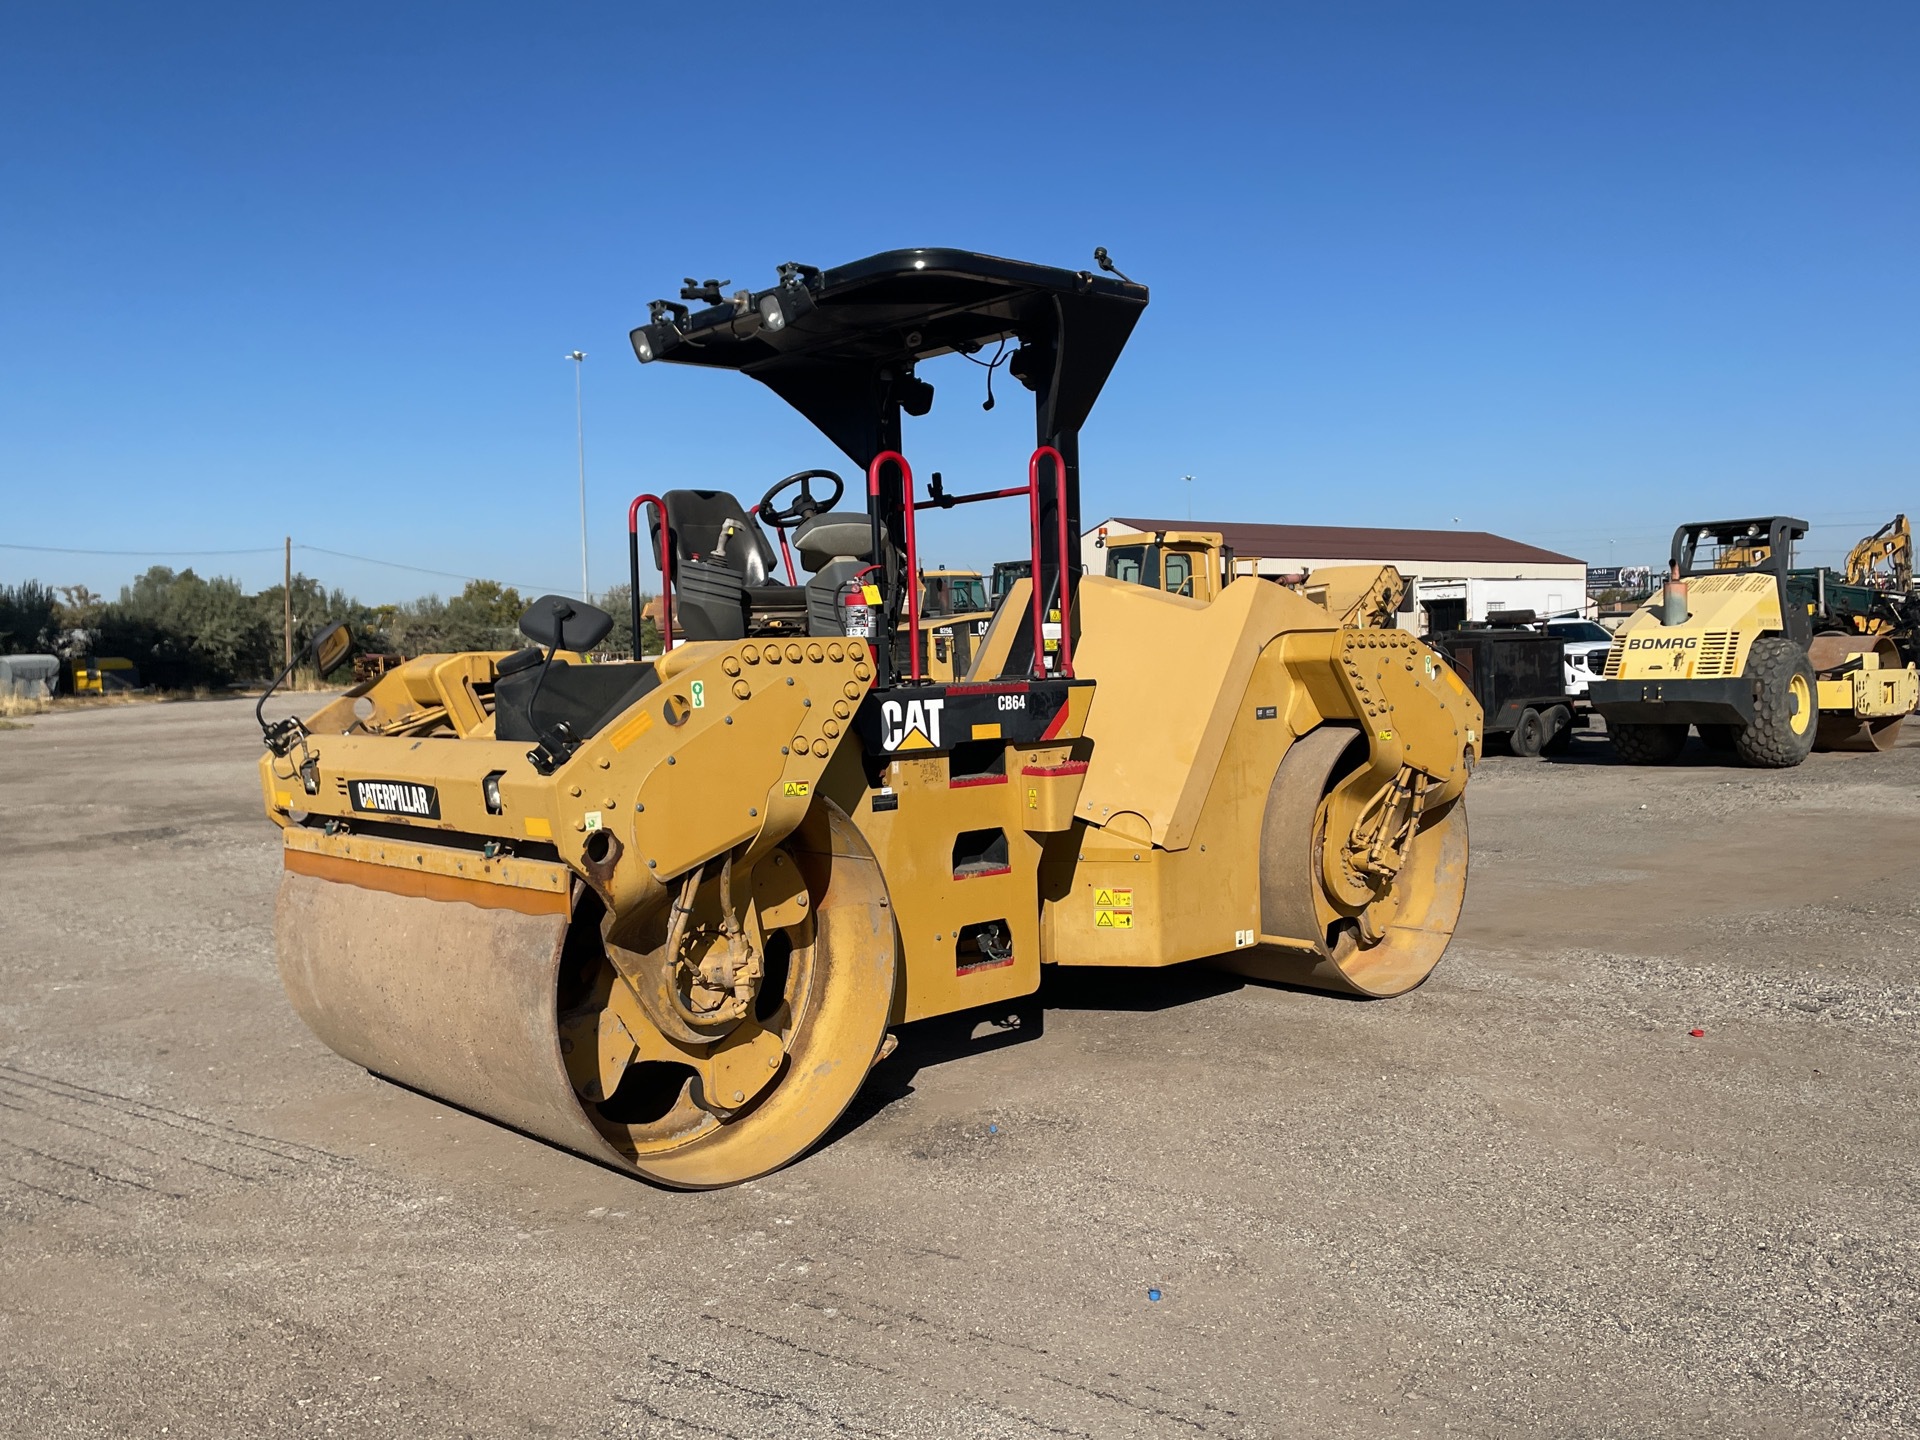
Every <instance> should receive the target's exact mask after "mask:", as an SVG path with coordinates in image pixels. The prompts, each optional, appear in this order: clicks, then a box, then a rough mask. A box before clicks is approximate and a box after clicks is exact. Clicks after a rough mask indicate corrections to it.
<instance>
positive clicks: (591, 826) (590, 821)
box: [585, 810, 600, 835]
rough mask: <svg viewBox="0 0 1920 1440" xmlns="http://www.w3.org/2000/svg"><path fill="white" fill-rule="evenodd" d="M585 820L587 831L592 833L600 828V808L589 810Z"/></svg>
mask: <svg viewBox="0 0 1920 1440" xmlns="http://www.w3.org/2000/svg"><path fill="white" fill-rule="evenodd" d="M585 820H586V826H587V833H588V834H589V835H591V834H592V833H593V832H594V831H595V830H598V829H599V828H600V812H599V811H598V810H589V811H587V813H586V816H585Z"/></svg>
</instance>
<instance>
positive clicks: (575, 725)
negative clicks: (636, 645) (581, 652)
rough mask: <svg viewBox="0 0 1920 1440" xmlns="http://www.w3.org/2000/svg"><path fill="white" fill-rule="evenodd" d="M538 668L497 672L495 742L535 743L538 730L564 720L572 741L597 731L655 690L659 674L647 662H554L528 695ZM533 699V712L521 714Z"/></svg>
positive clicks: (538, 734)
mask: <svg viewBox="0 0 1920 1440" xmlns="http://www.w3.org/2000/svg"><path fill="white" fill-rule="evenodd" d="M539 679H540V667H539V666H537V665H536V666H532V667H530V668H529V669H525V670H519V671H516V672H514V673H513V674H511V675H502V676H500V677H499V678H498V679H497V680H495V681H494V686H493V702H494V704H493V733H494V735H495V736H496V737H498V738H499V739H501V740H524V741H529V742H531V741H535V740H538V739H539V738H540V733H539V732H540V731H541V730H542V729H552V728H553V727H554V726H556V725H558V724H559V723H561V722H563V721H564V722H565V723H566V726H567V729H568V731H569V732H570V733H571V734H572V735H573V738H574V739H576V740H585V739H587V738H588V737H589V736H592V735H594V734H597V733H598V732H599V731H600V729H601V728H602V727H603V726H605V725H606V724H607V723H608V722H609V721H611V720H613V719H615V718H617V717H618V716H619V715H620V714H621V713H622V712H623V711H625V710H627V709H630V708H631V707H632V706H633V705H634V703H635V702H636V701H638V700H640V699H642V698H644V697H645V696H647V695H649V694H651V693H652V692H653V691H654V690H656V689H658V688H659V685H660V675H659V672H658V671H656V670H655V669H654V668H653V666H652V665H651V664H650V663H646V662H636V661H622V662H615V663H614V664H611V665H569V664H568V663H567V662H566V661H564V660H555V661H554V662H553V664H552V665H551V666H549V667H548V669H547V678H546V681H545V683H543V684H541V685H540V693H539V695H538V696H534V684H535V682H536V681H538V680H539ZM529 697H532V698H533V702H534V714H533V715H532V716H531V717H529V716H528V714H527V700H528V698H529Z"/></svg>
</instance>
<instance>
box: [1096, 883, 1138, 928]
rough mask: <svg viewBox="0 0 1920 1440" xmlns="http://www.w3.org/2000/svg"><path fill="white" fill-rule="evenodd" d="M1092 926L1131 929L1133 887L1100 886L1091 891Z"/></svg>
mask: <svg viewBox="0 0 1920 1440" xmlns="http://www.w3.org/2000/svg"><path fill="white" fill-rule="evenodd" d="M1093 928H1094V929H1096V930H1131V929H1133V888H1132V887H1131V886H1128V887H1126V888H1124V889H1123V888H1120V887H1118V886H1113V887H1109V886H1100V887H1098V888H1096V889H1095V890H1094V892H1093Z"/></svg>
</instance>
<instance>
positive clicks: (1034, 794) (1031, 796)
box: [1027, 785, 1040, 810]
mask: <svg viewBox="0 0 1920 1440" xmlns="http://www.w3.org/2000/svg"><path fill="white" fill-rule="evenodd" d="M1039 808H1040V790H1039V787H1037V786H1034V785H1029V786H1028V787H1027V809H1029V810H1038V809H1039Z"/></svg>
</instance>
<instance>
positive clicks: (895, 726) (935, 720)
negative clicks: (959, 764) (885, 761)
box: [880, 699, 947, 750]
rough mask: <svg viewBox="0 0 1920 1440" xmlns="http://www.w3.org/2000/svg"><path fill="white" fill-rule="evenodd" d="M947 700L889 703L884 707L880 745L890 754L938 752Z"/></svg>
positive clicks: (890, 701)
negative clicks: (905, 751)
mask: <svg viewBox="0 0 1920 1440" xmlns="http://www.w3.org/2000/svg"><path fill="white" fill-rule="evenodd" d="M946 703H947V702H946V701H944V700H931V699H929V700H908V701H907V702H905V703H904V704H902V703H901V702H900V701H898V700H888V701H886V702H885V703H884V704H882V705H881V707H880V744H881V746H882V748H884V749H887V750H938V749H939V748H940V711H941V710H942V709H943V708H945V706H946Z"/></svg>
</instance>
